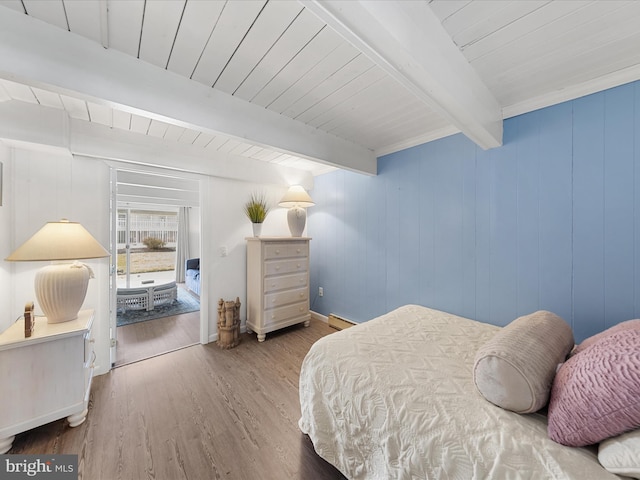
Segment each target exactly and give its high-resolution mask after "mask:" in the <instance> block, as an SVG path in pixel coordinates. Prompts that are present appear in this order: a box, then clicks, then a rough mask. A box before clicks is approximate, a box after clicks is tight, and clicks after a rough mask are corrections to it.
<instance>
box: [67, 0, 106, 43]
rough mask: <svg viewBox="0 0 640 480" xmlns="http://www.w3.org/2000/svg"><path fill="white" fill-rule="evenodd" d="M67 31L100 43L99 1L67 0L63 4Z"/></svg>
mask: <svg viewBox="0 0 640 480" xmlns="http://www.w3.org/2000/svg"><path fill="white" fill-rule="evenodd" d="M64 7H65V11H66V12H67V21H68V22H69V31H71V32H73V33H76V34H78V35H82V36H83V37H86V38H90V39H91V40H94V41H96V42H99V43H101V42H102V38H101V27H100V1H99V0H83V1H81V2H78V1H67V2H65V4H64Z"/></svg>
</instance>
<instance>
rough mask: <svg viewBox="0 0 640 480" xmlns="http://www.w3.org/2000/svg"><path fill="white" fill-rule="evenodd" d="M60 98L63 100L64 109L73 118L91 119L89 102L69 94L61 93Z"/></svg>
mask: <svg viewBox="0 0 640 480" xmlns="http://www.w3.org/2000/svg"><path fill="white" fill-rule="evenodd" d="M60 99H61V100H62V104H63V105H64V109H65V110H66V111H67V113H68V114H69V116H70V117H71V118H77V119H78V120H86V121H89V110H88V109H87V102H85V101H84V100H80V99H79V98H75V97H69V96H68V95H60Z"/></svg>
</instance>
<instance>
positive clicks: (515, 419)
mask: <svg viewBox="0 0 640 480" xmlns="http://www.w3.org/2000/svg"><path fill="white" fill-rule="evenodd" d="M499 330H500V328H499V327H496V326H493V325H488V324H484V323H480V322H476V321H473V320H469V319H466V318H462V317H459V316H455V315H451V314H448V313H444V312H441V311H438V310H433V309H429V308H426V307H421V306H416V305H407V306H403V307H400V308H398V309H396V310H394V311H392V312H390V313H388V314H385V315H383V316H381V317H378V318H376V319H373V320H370V321H368V322H364V323H362V324H360V325H358V326H356V327H354V328H349V329H346V330H342V331H339V332H336V333H333V334H331V335H328V336H326V337H323V338H321V339H320V340H318V341H317V342H316V343H315V344H314V345H313V346H312V348H311V349H310V351H309V352H308V354H307V356H306V357H305V359H304V362H303V365H302V368H301V374H300V404H301V413H302V416H301V418H300V421H299V426H300V429H301V430H302V432H303V433H305V434H307V435H308V436H309V438H310V439H311V441H312V442H313V445H314V448H315V450H316V452H317V453H318V454H319V455H320V456H321V457H322V458H324V459H325V460H327V461H328V462H330V463H331V464H333V465H334V466H335V467H336V468H337V469H339V470H340V471H341V472H342V473H343V474H344V475H345V476H346V477H347V478H349V479H384V480H387V479H418V478H420V479H422V478H428V479H500V480H503V479H522V478H531V479H566V480H569V479H583V478H584V479H587V478H588V479H591V478H593V479H595V478H597V479H617V478H620V477H618V476H616V475H614V474H611V473H609V472H608V471H606V470H605V469H604V468H603V467H602V466H601V465H600V464H599V462H598V458H597V450H594V448H593V447H591V448H589V447H587V448H576V447H566V446H563V445H560V444H558V443H555V442H553V441H552V440H550V439H549V437H548V434H547V418H546V416H545V415H543V414H541V413H532V414H526V415H524V414H518V413H514V412H511V411H508V410H505V409H503V408H500V407H497V406H496V405H493V404H492V403H490V402H488V401H487V400H486V399H485V398H484V397H483V396H482V395H481V394H480V393H479V392H478V391H477V389H476V387H475V384H474V380H473V376H472V373H471V372H472V369H473V366H474V357H475V354H476V351H477V350H478V349H479V348H480V346H482V345H483V344H484V343H485V342H487V341H488V340H489V339H491V338H492V337H493V336H494V335H495V334H496V333H497V331H499Z"/></svg>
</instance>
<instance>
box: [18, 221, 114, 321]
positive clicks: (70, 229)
mask: <svg viewBox="0 0 640 480" xmlns="http://www.w3.org/2000/svg"><path fill="white" fill-rule="evenodd" d="M108 256H109V252H108V251H107V250H105V248H104V247H103V246H102V245H100V243H98V241H97V240H96V239H95V238H93V236H92V235H91V234H90V233H89V232H88V231H87V230H86V229H85V228H84V227H83V226H82V225H80V224H79V223H76V222H70V221H68V220H64V219H63V220H60V221H59V222H49V223H47V224H46V225H45V226H44V227H42V228H41V229H40V230H38V231H37V232H36V233H35V235H33V236H32V237H31V238H30V239H29V240H27V241H26V242H24V243H23V244H22V245H21V246H20V247H19V248H18V249H17V250H16V251H14V252H13V253H12V254H11V255H9V256H8V257H7V258H6V260H8V261H10V262H35V261H42V260H51V261H54V262H58V263H55V264H53V265H47V266H45V267H43V268H41V269H40V270H38V272H37V273H36V278H35V285H34V286H35V294H36V299H37V300H38V303H39V305H40V308H42V311H43V312H44V314H45V316H46V317H47V322H48V323H59V322H66V321H69V320H74V319H76V318H78V310H80V307H81V306H82V303H83V302H84V298H85V295H86V294H87V286H88V284H89V279H90V278H93V271H92V270H91V268H89V266H88V265H83V264H81V263H79V262H73V263H59V262H61V261H62V262H64V261H65V260H79V259H85V258H101V257H108Z"/></svg>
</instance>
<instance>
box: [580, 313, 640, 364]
mask: <svg viewBox="0 0 640 480" xmlns="http://www.w3.org/2000/svg"><path fill="white" fill-rule="evenodd" d="M639 328H640V320H638V319H636V320H627V321H626V322H621V323H618V324H617V325H614V326H613V327H611V328H607V329H606V330H605V331H604V332H600V333H596V334H595V335H594V336H592V337H589V338H586V339H585V340H583V341H582V343H580V345H576V347H575V348H574V349H573V351H572V352H571V355H572V356H573V355H577V354H578V353H580V352H582V351H583V350H585V349H586V348H589V347H590V346H591V345H593V344H594V343H596V342H598V341H599V340H601V339H603V338H605V337H608V336H609V335H612V334H614V333H616V332H621V331H624V330H636V329H639Z"/></svg>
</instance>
